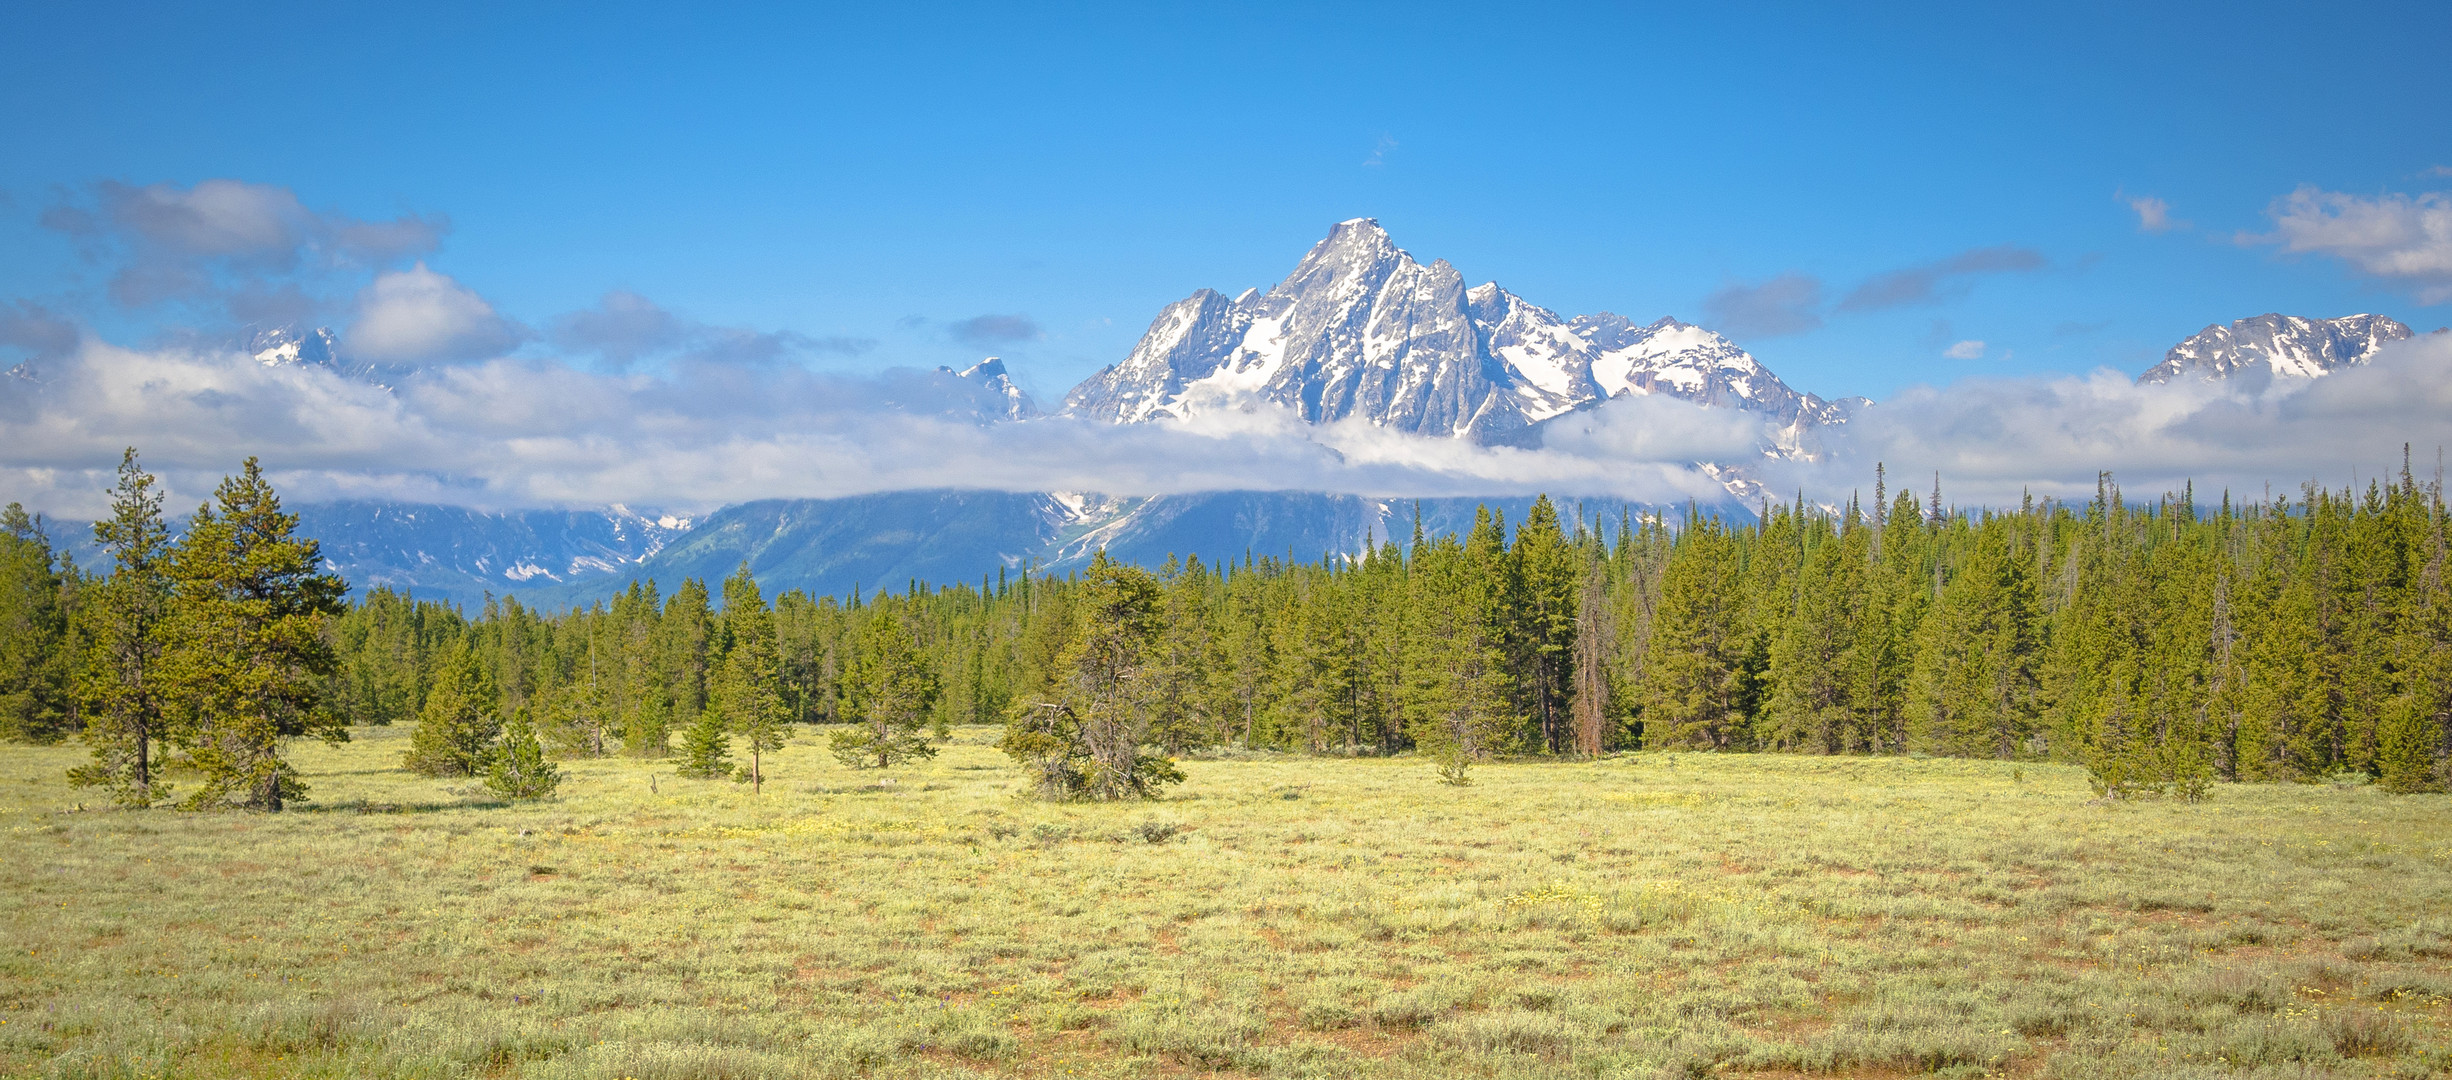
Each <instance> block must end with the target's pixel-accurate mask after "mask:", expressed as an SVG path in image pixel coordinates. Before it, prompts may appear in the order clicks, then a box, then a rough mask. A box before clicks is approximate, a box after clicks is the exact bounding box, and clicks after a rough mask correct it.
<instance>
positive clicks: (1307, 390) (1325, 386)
mask: <svg viewBox="0 0 2452 1080" xmlns="http://www.w3.org/2000/svg"><path fill="white" fill-rule="evenodd" d="M1652 393H1661V394H1666V395H1668V396H1672V397H1678V398H1683V399H1686V400H1691V401H1694V402H1697V403H1700V404H1704V405H1712V406H1728V407H1733V408H1741V409H1746V410H1749V411H1753V412H1758V413H1763V414H1767V415H1768V416H1770V417H1773V418H1775V419H1776V421H1777V423H1778V425H1780V426H1781V427H1782V428H1783V429H1799V425H1803V424H1812V423H1820V422H1826V421H1829V420H1832V419H1834V418H1835V417H1836V416H1837V414H1836V413H1835V412H1833V410H1832V409H1831V407H1830V406H1829V405H1828V404H1827V403H1826V402H1823V401H1822V400H1821V399H1819V398H1815V397H1813V396H1812V395H1809V394H1799V393H1797V392H1796V391H1794V390H1792V389H1790V388H1788V387H1787V386H1786V385H1785V384H1782V383H1781V382H1780V381H1779V379H1778V377H1777V376H1775V375H1773V374H1771V372H1770V371H1768V370H1767V369H1765V368H1763V367H1762V365H1761V364H1759V363H1758V362H1756V361H1755V360H1754V358H1753V357H1752V356H1750V355H1748V354H1747V353H1746V352H1745V350H1743V349H1740V348H1738V347H1737V346H1735V345H1734V344H1731V343H1730V342H1729V341H1728V339H1726V338H1724V337H1721V336H1720V335H1718V334H1716V333H1713V332H1711V331H1709V330H1704V329H1702V328H1700V327H1693V326H1688V325H1686V324H1684V323H1681V322H1678V321H1677V320H1675V319H1662V320H1660V321H1658V322H1655V323H1653V324H1651V325H1650V326H1641V325H1638V324H1636V323H1635V322H1633V321H1632V320H1629V319H1626V318H1624V317H1622V316H1618V315H1612V314H1609V313H1607V312H1603V313H1601V314H1599V315H1588V316H1580V317H1577V318H1574V319H1563V318H1561V317H1560V316H1559V315H1558V313H1557V312H1554V311H1551V310H1549V309H1547V308H1543V307H1541V306H1539V305H1537V304H1533V303H1531V302H1529V301H1527V300H1525V299H1523V298H1522V297H1519V296H1516V295H1515V294H1513V293H1510V292H1508V291H1507V290H1506V289H1505V288H1503V287H1501V286H1500V285H1499V284H1498V283H1497V282H1494V281H1493V282H1484V283H1482V284H1479V285H1474V286H1472V287H1470V288H1467V287H1466V286H1465V284H1464V278H1463V275H1462V274H1460V273H1458V272H1457V270H1456V268H1455V267H1454V266H1452V265H1450V264H1449V263H1448V262H1447V261H1446V260H1444V259H1437V260H1432V261H1431V262H1430V264H1429V265H1427V266H1425V265H1423V264H1421V263H1418V262H1416V261H1415V260H1414V258H1413V256H1412V255H1410V254H1408V253H1406V252H1405V251H1404V250H1403V249H1400V248H1398V247H1397V246H1396V245H1395V243H1394V241H1393V240H1391V239H1390V238H1389V236H1388V234H1387V232H1386V230H1384V229H1382V228H1381V227H1380V225H1379V223H1378V222H1377V221H1375V220H1373V219H1370V218H1351V219H1348V220H1346V221H1341V222H1338V223H1337V224H1336V226H1335V227H1334V228H1332V229H1331V230H1330V231H1329V234H1328V236H1327V237H1326V238H1324V239H1322V240H1321V241H1320V242H1319V243H1317V244H1315V245H1313V246H1312V248H1311V250H1310V251H1309V252H1307V253H1305V254H1304V256H1303V258H1302V260H1301V261H1300V262H1299V263H1297V264H1296V265H1295V267H1294V271H1293V272H1292V273H1291V274H1288V275H1287V276H1286V278H1285V280H1284V281H1281V282H1279V283H1277V284H1276V285H1275V286H1272V287H1271V288H1269V289H1268V290H1267V291H1266V292H1264V293H1257V294H1255V293H1248V292H1247V293H1245V294H1244V295H1242V296H1240V297H1237V298H1236V299H1235V300H1233V301H1231V302H1229V301H1226V300H1225V299H1224V298H1223V297H1220V296H1219V295H1218V294H1216V293H1213V292H1210V291H1209V290H1206V289H1203V290H1199V291H1197V292H1194V293H1193V294H1192V295H1191V296H1189V297H1187V298H1185V299H1183V300H1179V301H1177V302H1175V303H1174V304H1172V305H1169V306H1168V307H1167V309H1166V310H1165V311H1163V312H1160V313H1159V315H1158V317H1157V319H1155V320H1153V321H1152V322H1151V323H1150V328H1149V331H1148V333H1146V334H1144V335H1143V336H1142V338H1141V341H1140V343H1139V344H1138V345H1136V346H1134V348H1133V351H1132V354H1131V355H1130V356H1128V357H1126V358H1125V359H1124V360H1123V362H1121V363H1118V364H1116V365H1113V366H1111V367H1108V368H1107V369H1105V370H1103V371H1101V372H1099V373H1098V374H1096V375H1093V376H1091V377H1090V378H1089V379H1087V380H1084V381H1083V382H1082V383H1081V385H1079V386H1077V387H1075V388H1074V389H1073V392H1072V393H1071V394H1068V395H1067V396H1066V399H1065V405H1066V409H1067V411H1068V412H1071V413H1072V414H1074V415H1077V416H1087V417H1095V418H1098V419H1104V420H1110V421H1114V422H1118V423H1130V422H1135V421H1142V420H1155V419H1165V418H1178V419H1180V418H1185V417H1189V416H1192V415H1196V414H1198V413H1201V412H1205V411H1210V410H1215V409H1219V408H1227V409H1246V408H1251V407H1254V406H1255V405H1262V404H1266V405H1271V406H1275V407H1280V408H1284V409H1287V410H1289V411H1291V412H1293V413H1295V414H1296V415H1297V416H1299V417H1301V418H1302V419H1303V420H1305V421H1308V422H1311V423H1331V422H1337V421H1344V420H1362V421H1365V422H1368V423H1370V424H1373V425H1375V426H1379V427H1384V428H1389V429H1393V430H1398V431H1405V432H1410V433H1413V434H1418V435H1430V436H1440V437H1450V436H1453V437H1464V438H1470V439H1474V440H1476V441H1481V442H1487V443H1530V442H1537V441H1538V440H1539V438H1540V437H1541V436H1540V433H1539V431H1538V429H1537V425H1540V424H1543V423H1545V422H1547V421H1549V420H1551V419H1553V418H1556V417H1559V416H1562V415H1564V414H1566V413H1570V412H1573V411H1575V410H1578V409H1582V408H1586V407H1589V406H1593V405H1597V404H1599V403H1600V402H1602V401H1606V400H1608V399H1609V398H1610V397H1613V396H1617V395H1621V394H1652ZM1799 430H1801V429H1799ZM1783 438H1785V437H1783ZM1788 441H1794V440H1793V439H1790V440H1788ZM1782 446H1783V448H1787V447H1786V443H1785V442H1783V444H1782Z"/></svg>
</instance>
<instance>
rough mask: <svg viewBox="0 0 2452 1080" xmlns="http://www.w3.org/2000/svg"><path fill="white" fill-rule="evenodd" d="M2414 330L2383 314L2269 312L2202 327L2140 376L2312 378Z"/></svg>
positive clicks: (2162, 379) (2144, 379) (2156, 379)
mask: <svg viewBox="0 0 2452 1080" xmlns="http://www.w3.org/2000/svg"><path fill="white" fill-rule="evenodd" d="M2410 336H2412V335H2411V334H2410V329H2409V327H2407V326H2403V325H2401V324H2400V323H2399V322H2396V321H2394V320H2392V319H2388V318H2385V317H2384V316H2382V315H2366V314H2360V315H2345V316H2343V317H2341V318H2338V319H2309V318H2303V317H2300V316H2296V315H2281V314H2272V313H2268V314H2264V315H2256V316H2252V317H2249V318H2245V319H2240V320H2237V321H2235V322H2233V323H2231V324H2230V325H2229V326H2221V325H2214V326H2208V327H2206V328H2205V329H2203V330H2201V331H2198V332H2197V333H2196V334H2195V336H2192V337H2190V338H2189V339H2188V340H2186V341H2183V342H2180V343H2179V344H2177V345H2174V346H2172V347H2171V351H2170V352H2168V353H2165V354H2164V355H2163V362H2162V363H2159V364H2156V365H2154V366H2153V367H2151V368H2147V369H2146V371H2145V373H2144V374H2142V375H2139V376H2137V381H2138V382H2140V383H2167V382H2170V381H2171V380H2173V379H2177V378H2180V377H2181V376H2184V375H2193V376H2196V377H2198V378H2204V379H2229V378H2235V377H2242V376H2248V377H2263V378H2273V377H2276V376H2279V377H2285V378H2296V379H2313V378H2317V377H2320V376H2323V375H2326V374H2329V373H2331V372H2334V371H2338V370H2340V369H2342V368H2345V367H2351V366H2354V365H2358V364H2364V363H2366V362H2367V361H2369V360H2371V359H2373V358H2374V357H2375V353H2376V350H2378V349H2380V348H2382V347H2383V346H2384V345H2385V343H2387V342H2393V341H2401V340H2404V339H2406V338H2409V337H2410Z"/></svg>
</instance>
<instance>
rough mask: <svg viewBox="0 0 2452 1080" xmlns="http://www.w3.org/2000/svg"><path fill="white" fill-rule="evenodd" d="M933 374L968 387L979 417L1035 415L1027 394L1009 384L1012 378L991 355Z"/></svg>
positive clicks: (1019, 417)
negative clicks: (967, 365) (957, 381)
mask: <svg viewBox="0 0 2452 1080" xmlns="http://www.w3.org/2000/svg"><path fill="white" fill-rule="evenodd" d="M937 371H938V372H939V373H940V374H944V375H950V376H952V377H954V378H956V379H960V380H962V381H963V382H964V384H965V385H967V386H968V387H970V388H971V391H970V393H971V397H972V398H973V400H974V401H975V402H976V403H977V407H978V410H979V415H980V416H981V417H982V418H985V419H989V420H1028V419H1030V418H1031V417H1033V416H1037V415H1039V406H1038V403H1037V402H1034V401H1032V400H1030V395H1029V394H1028V393H1025V392H1023V390H1022V388H1021V387H1019V386H1015V385H1013V377H1012V376H1011V375H1008V374H1006V372H1005V362H1004V361H1003V360H1000V359H998V358H996V357H993V356H991V357H988V358H987V359H985V360H981V361H980V362H978V363H976V364H972V365H971V366H969V367H967V368H964V369H962V370H960V371H955V370H954V369H952V368H949V367H940V368H938V369H937Z"/></svg>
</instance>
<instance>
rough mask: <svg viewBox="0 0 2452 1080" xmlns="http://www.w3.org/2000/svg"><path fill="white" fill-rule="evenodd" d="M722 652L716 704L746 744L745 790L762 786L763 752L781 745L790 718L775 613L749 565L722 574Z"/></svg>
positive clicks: (755, 789) (755, 790)
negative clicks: (725, 646) (726, 642)
mask: <svg viewBox="0 0 2452 1080" xmlns="http://www.w3.org/2000/svg"><path fill="white" fill-rule="evenodd" d="M724 634H725V636H726V637H729V638H730V639H731V647H730V648H729V649H727V650H726V651H725V653H724V660H723V675H722V679H721V686H722V692H721V694H720V695H719V705H720V708H721V710H722V712H723V715H724V721H725V723H726V724H727V725H729V726H730V727H731V728H732V730H733V731H734V732H735V733H737V734H739V735H740V736H741V738H742V739H744V740H745V741H747V743H748V744H749V784H750V792H751V793H752V794H757V793H759V792H762V791H764V790H765V786H766V772H765V761H766V755H767V754H771V753H773V752H775V751H777V750H781V749H783V738H784V734H785V728H784V725H785V724H787V723H789V722H790V720H791V716H790V713H789V711H788V709H787V707H786V705H785V703H784V700H783V661H782V657H781V656H780V655H778V653H777V651H776V644H775V617H774V613H773V612H771V611H768V610H767V607H766V597H765V595H764V594H762V593H760V592H759V591H758V582H757V579H755V578H752V577H751V576H750V575H749V564H748V563H746V562H744V563H742V564H741V568H740V570H739V571H738V572H737V573H735V574H733V575H732V576H731V577H728V578H725V579H724Z"/></svg>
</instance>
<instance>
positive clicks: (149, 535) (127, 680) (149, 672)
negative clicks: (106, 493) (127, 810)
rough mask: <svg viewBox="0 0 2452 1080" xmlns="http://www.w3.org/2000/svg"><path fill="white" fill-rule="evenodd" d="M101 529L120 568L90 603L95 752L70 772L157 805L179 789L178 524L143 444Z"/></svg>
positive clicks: (122, 796) (83, 684)
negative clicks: (142, 457)
mask: <svg viewBox="0 0 2452 1080" xmlns="http://www.w3.org/2000/svg"><path fill="white" fill-rule="evenodd" d="M94 539H95V541H96V542H98V543H99V544H101V546H102V549H103V550H104V551H105V552H107V553H109V555H110V558H111V571H110V576H109V577H107V578H104V579H102V580H101V581H100V582H97V583H96V584H95V587H94V588H93V589H92V590H91V592H90V599H89V600H88V601H87V603H86V605H85V607H84V609H83V611H82V612H81V615H82V621H83V633H82V634H81V637H82V638H83V640H84V643H85V648H86V659H85V663H84V665H83V667H82V670H81V675H82V678H81V679H80V681H79V683H78V687H77V689H78V696H79V698H80V699H81V701H82V711H83V713H84V716H85V743H86V745H87V746H89V747H91V748H92V749H93V761H92V763H90V764H87V765H82V766H79V767H77V768H75V769H72V770H70V771H69V780H70V782H72V783H74V784H76V785H78V786H79V787H102V788H106V789H108V790H109V791H110V792H111V794H112V796H113V798H115V799H116V800H117V801H118V802H119V804H120V805H122V806H132V807H146V806H151V805H153V804H154V803H155V802H156V801H159V800H161V799H164V798H167V797H168V796H169V787H168V785H165V784H163V783H162V782H161V780H160V778H159V776H158V773H159V767H160V761H159V754H160V751H161V747H162V746H163V743H164V740H165V737H166V736H167V734H168V732H167V731H166V728H165V722H164V717H163V702H162V695H161V688H160V686H159V685H158V684H159V681H160V678H161V664H162V619H163V617H164V615H165V614H166V613H167V608H168V604H169V600H170V579H169V576H168V574H167V573H166V572H165V571H166V569H167V567H166V563H167V561H168V559H169V552H170V529H169V526H168V525H166V524H165V523H164V522H163V520H162V496H161V493H160V492H158V491H156V490H155V489H154V478H153V476H152V474H150V473H147V472H145V470H144V469H143V468H142V467H141V466H139V465H138V464H137V462H136V450H135V448H133V447H131V448H129V449H128V451H127V452H126V453H125V454H124V455H122V456H121V458H120V460H119V483H118V485H117V486H116V487H114V488H113V489H112V493H111V516H110V517H109V518H107V519H105V520H102V521H97V522H95V523H94Z"/></svg>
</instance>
